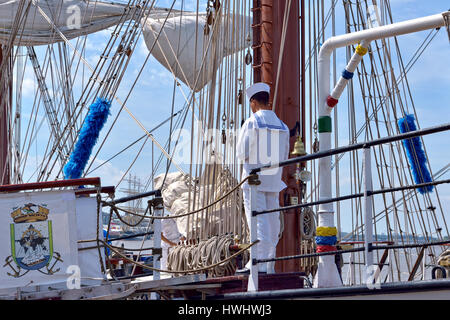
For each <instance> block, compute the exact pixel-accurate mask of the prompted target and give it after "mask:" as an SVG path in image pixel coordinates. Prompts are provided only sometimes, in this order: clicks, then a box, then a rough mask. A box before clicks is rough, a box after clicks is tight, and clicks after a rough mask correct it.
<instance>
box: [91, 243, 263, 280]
mask: <svg viewBox="0 0 450 320" xmlns="http://www.w3.org/2000/svg"><path fill="white" fill-rule="evenodd" d="M98 242H100V243H102V244H103V245H104V246H105V247H107V248H109V249H110V250H111V251H112V252H114V253H115V254H117V255H118V256H119V257H121V258H122V259H124V260H126V261H128V262H130V263H132V264H134V265H136V266H139V267H141V268H143V269H147V270H153V271H158V272H167V273H174V274H193V273H199V272H202V271H207V270H209V269H212V268H216V267H217V266H220V265H222V264H224V263H226V262H228V261H230V260H232V259H234V258H235V257H237V256H239V255H240V254H242V253H243V252H245V251H246V250H248V249H250V248H251V247H252V246H254V245H255V244H257V243H258V242H259V240H256V241H255V242H253V243H250V244H248V245H246V246H245V248H243V249H241V250H239V251H238V252H236V253H234V254H232V255H231V256H229V257H227V258H225V259H223V260H220V261H218V262H216V263H214V264H212V265H206V266H204V267H201V268H197V269H192V270H184V271H178V270H162V269H157V268H153V267H150V266H148V265H146V264H143V263H140V262H137V261H134V260H132V259H130V258H128V257H127V256H125V255H123V254H122V253H121V252H120V251H118V250H116V249H114V247H112V246H111V245H109V244H108V243H106V242H105V241H103V240H98ZM180 262H183V261H180Z"/></svg>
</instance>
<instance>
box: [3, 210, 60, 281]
mask: <svg viewBox="0 0 450 320" xmlns="http://www.w3.org/2000/svg"><path fill="white" fill-rule="evenodd" d="M13 210H14V211H13V212H12V213H11V217H12V218H13V220H14V223H12V224H11V225H10V233H11V256H10V257H8V258H7V259H6V263H7V265H9V266H10V267H11V269H12V270H13V271H14V274H10V273H8V274H9V275H11V276H14V277H21V276H23V275H25V274H26V273H28V272H29V271H31V270H38V271H39V272H41V273H45V274H49V275H51V274H53V273H54V272H56V271H57V270H56V271H53V267H54V265H55V264H56V262H58V261H62V260H61V259H60V258H59V254H58V253H56V252H55V257H54V258H55V259H56V261H55V263H54V264H53V266H52V267H51V268H49V264H50V261H51V260H52V257H53V254H54V252H53V238H52V234H53V232H52V221H51V220H48V214H49V210H48V209H47V208H46V207H45V205H35V204H33V203H28V204H25V205H24V206H23V207H21V208H13ZM11 258H12V259H11ZM13 261H14V262H15V264H16V267H14V266H13V265H12V264H11V263H12V262H13ZM16 268H17V269H16ZM42 268H45V269H44V270H45V271H44V270H41V269H42ZM22 270H24V271H22Z"/></svg>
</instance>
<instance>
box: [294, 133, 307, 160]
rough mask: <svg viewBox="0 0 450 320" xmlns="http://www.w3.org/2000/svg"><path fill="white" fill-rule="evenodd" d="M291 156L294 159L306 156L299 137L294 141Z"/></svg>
mask: <svg viewBox="0 0 450 320" xmlns="http://www.w3.org/2000/svg"><path fill="white" fill-rule="evenodd" d="M291 155H293V156H295V157H301V156H304V155H306V151H305V146H304V144H303V141H302V137H301V136H298V137H297V140H296V141H295V144H294V150H292V152H291Z"/></svg>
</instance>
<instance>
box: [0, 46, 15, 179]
mask: <svg viewBox="0 0 450 320" xmlns="http://www.w3.org/2000/svg"><path fill="white" fill-rule="evenodd" d="M4 53H5V51H4V48H3V46H2V45H0V66H4V67H3V70H4V72H2V69H0V185H5V184H10V183H11V176H10V168H11V162H10V159H11V156H10V151H9V147H10V142H11V132H10V121H9V118H10V115H11V105H12V79H11V77H10V76H9V75H11V73H12V65H11V57H7V56H5V54H4ZM4 59H7V61H4Z"/></svg>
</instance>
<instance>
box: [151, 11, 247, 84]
mask: <svg viewBox="0 0 450 320" xmlns="http://www.w3.org/2000/svg"><path fill="white" fill-rule="evenodd" d="M197 19H198V20H197ZM206 19H207V15H206V13H199V14H198V17H197V14H196V13H183V15H182V16H181V18H180V15H178V16H174V17H170V18H168V19H167V21H166V22H165V20H166V19H165V17H161V18H159V19H155V18H148V19H146V20H144V19H143V20H142V24H143V33H144V40H145V44H146V46H147V48H148V49H149V50H152V55H153V57H154V58H155V59H156V60H158V61H159V62H160V63H161V64H162V65H163V66H164V67H165V68H166V69H168V70H169V71H171V72H173V73H174V75H175V76H176V78H177V79H179V80H180V81H182V82H183V83H184V84H186V85H187V86H188V87H189V88H191V89H192V90H194V91H199V90H201V89H202V88H203V87H204V86H205V85H206V84H207V83H208V82H209V81H210V80H211V79H212V76H213V74H214V72H215V71H216V70H217V69H218V67H219V65H220V62H221V59H222V58H223V57H226V56H228V55H231V54H233V53H236V52H238V51H240V50H243V49H245V47H246V46H247V41H246V38H247V36H251V32H250V17H245V18H242V16H239V15H236V16H234V17H233V18H231V17H230V18H222V19H221V23H220V25H219V26H218V28H217V27H216V33H215V34H218V35H219V36H220V39H219V40H217V41H214V42H212V43H211V45H209V49H208V51H207V48H208V43H209V41H210V38H211V37H212V36H213V27H214V25H211V26H210V33H209V35H208V36H205V35H204V32H203V30H204V26H205V24H206ZM233 20H234V21H233ZM197 21H198V27H197ZM227 21H228V22H227ZM242 21H245V23H243V22H242ZM164 22H165V24H164ZM163 26H164V29H163V32H161V34H160V30H161V28H162V27H163ZM180 29H181V30H180ZM243 30H245V31H243ZM158 34H160V35H159V37H158ZM196 35H197V37H196ZM156 38H158V42H157V44H156V45H154V42H155V40H156ZM152 47H153V49H152ZM214 50H222V51H221V52H217V53H216V54H215V55H214V57H215V58H216V59H215V61H214V60H212V59H211V56H212V53H213V52H214ZM205 52H208V54H207V55H206V57H205V58H204V55H205ZM203 60H204V63H203V64H202V61H203ZM200 72H201V74H200V76H198V74H199V73H200ZM196 81H197V82H196ZM195 84H196V85H195ZM194 87H195V88H194Z"/></svg>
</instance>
